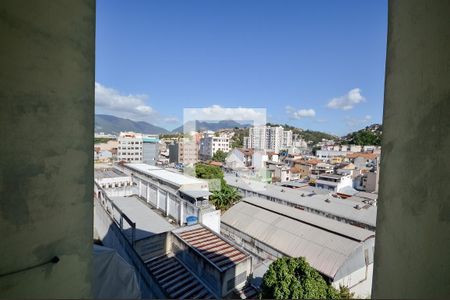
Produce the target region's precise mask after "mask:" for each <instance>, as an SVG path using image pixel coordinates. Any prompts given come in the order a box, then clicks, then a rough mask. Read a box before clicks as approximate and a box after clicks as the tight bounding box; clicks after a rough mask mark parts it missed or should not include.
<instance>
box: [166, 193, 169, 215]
mask: <svg viewBox="0 0 450 300" xmlns="http://www.w3.org/2000/svg"><path fill="white" fill-rule="evenodd" d="M169 203H170V197H169V193H166V216H169Z"/></svg>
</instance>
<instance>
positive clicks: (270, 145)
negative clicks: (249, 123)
mask: <svg viewBox="0 0 450 300" xmlns="http://www.w3.org/2000/svg"><path fill="white" fill-rule="evenodd" d="M244 142H245V146H246V147H247V148H252V149H257V150H270V151H274V152H279V151H280V150H281V149H287V148H289V147H290V146H292V131H291V130H288V131H285V130H284V129H283V127H282V126H276V127H271V126H254V127H251V128H249V137H248V139H245V140H244Z"/></svg>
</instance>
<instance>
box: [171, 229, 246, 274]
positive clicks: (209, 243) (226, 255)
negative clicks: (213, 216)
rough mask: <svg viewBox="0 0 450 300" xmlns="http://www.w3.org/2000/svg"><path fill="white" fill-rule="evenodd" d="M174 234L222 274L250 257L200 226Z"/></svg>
mask: <svg viewBox="0 0 450 300" xmlns="http://www.w3.org/2000/svg"><path fill="white" fill-rule="evenodd" d="M172 233H173V234H175V235H176V236H178V237H179V238H180V239H181V240H182V241H184V242H185V243H186V244H187V245H188V246H189V247H191V248H193V249H195V250H196V251H197V252H199V253H200V255H201V256H203V258H205V259H206V260H207V261H209V262H210V263H211V264H212V265H213V266H215V267H216V268H217V269H219V270H220V271H221V272H222V271H225V270H227V269H229V268H231V267H233V266H235V265H236V264H238V263H239V262H241V261H243V260H244V259H246V258H248V257H249V255H248V254H246V253H244V252H243V251H241V250H240V249H238V248H237V247H236V246H234V245H232V244H231V243H230V242H228V241H225V240H224V239H223V238H222V237H220V236H218V235H216V234H215V233H214V232H212V231H211V230H209V229H207V228H205V227H203V226H201V225H198V224H197V225H193V226H188V227H182V228H178V229H177V230H174V231H172Z"/></svg>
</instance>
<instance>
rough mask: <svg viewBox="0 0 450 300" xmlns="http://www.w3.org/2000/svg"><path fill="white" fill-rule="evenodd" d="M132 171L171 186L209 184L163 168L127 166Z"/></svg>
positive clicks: (141, 165)
mask: <svg viewBox="0 0 450 300" xmlns="http://www.w3.org/2000/svg"><path fill="white" fill-rule="evenodd" d="M125 166H126V167H127V168H129V169H131V170H135V171H139V172H141V173H143V174H146V175H148V176H151V177H155V178H158V179H161V180H163V181H166V182H169V183H171V184H174V185H177V186H182V185H187V184H202V183H203V184H205V185H206V184H207V183H206V181H204V180H200V179H197V178H195V177H192V176H188V175H184V174H180V173H175V172H171V171H168V170H166V169H164V168H161V167H156V166H151V165H147V164H125Z"/></svg>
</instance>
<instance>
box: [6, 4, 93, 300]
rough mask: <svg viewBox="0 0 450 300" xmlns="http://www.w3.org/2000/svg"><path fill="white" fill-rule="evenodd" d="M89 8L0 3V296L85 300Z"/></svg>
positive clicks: (87, 270) (87, 278)
mask: <svg viewBox="0 0 450 300" xmlns="http://www.w3.org/2000/svg"><path fill="white" fill-rule="evenodd" d="M94 33H95V0H84V1H70V0H64V1H61V0H58V1H42V0H40V1H17V0H7V1H5V0H4V1H1V2H0V36H1V47H0V99H1V107H0V128H1V130H0V141H1V146H0V197H1V200H0V207H1V210H0V237H1V246H0V258H1V259H0V274H3V273H8V272H11V271H16V270H18V269H22V268H26V267H29V266H32V265H35V264H38V263H41V262H43V261H46V260H48V259H50V258H51V257H53V256H55V255H57V256H59V258H60V262H59V263H58V264H54V265H46V266H42V267H38V268H35V269H32V270H29V271H24V272H21V273H17V274H13V275H9V276H4V277H0V297H2V298H3V297H8V298H10V297H20V298H29V297H36V298H54V297H58V298H67V297H69V298H74V297H75V298H80V297H89V296H90V295H91V263H92V210H93V209H92V191H93V186H92V185H93V156H92V146H93V145H92V144H93V116H94V58H95V52H94V45H95V35H94Z"/></svg>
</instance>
